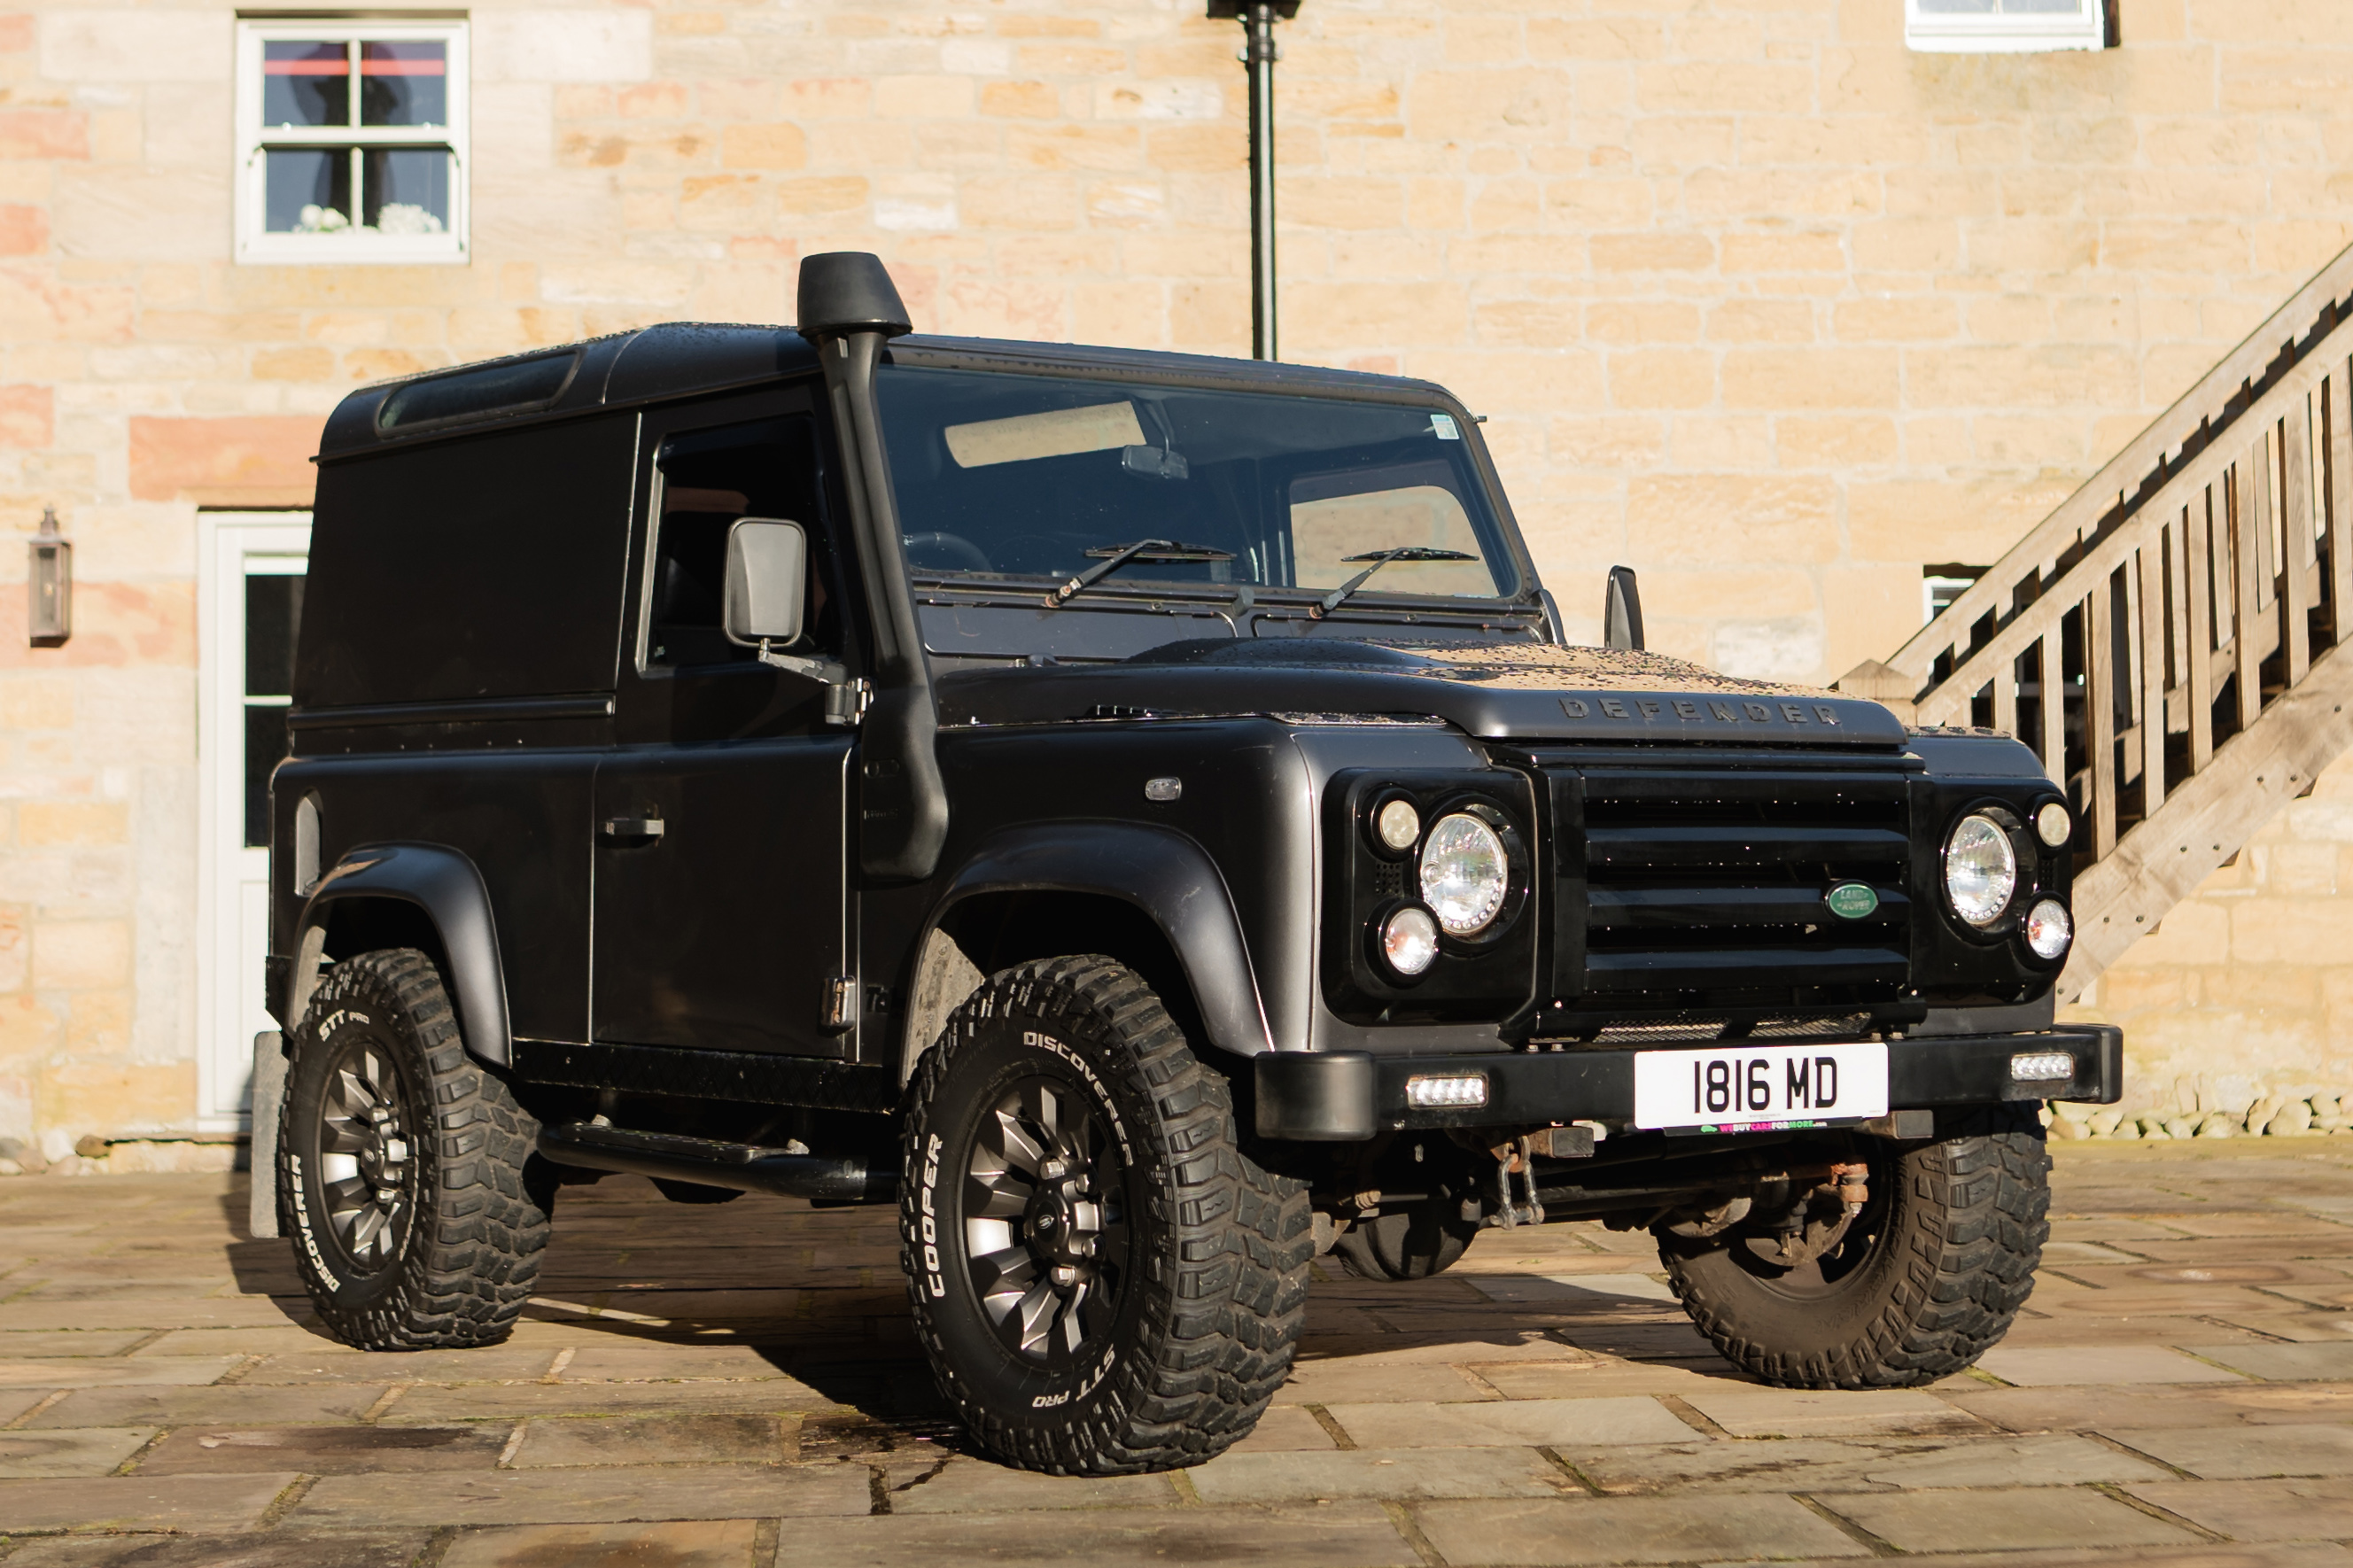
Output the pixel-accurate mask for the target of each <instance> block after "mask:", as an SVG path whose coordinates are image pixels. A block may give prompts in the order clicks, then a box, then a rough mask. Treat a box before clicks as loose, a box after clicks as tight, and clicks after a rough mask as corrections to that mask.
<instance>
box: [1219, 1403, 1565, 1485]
mask: <svg viewBox="0 0 2353 1568" xmlns="http://www.w3.org/2000/svg"><path fill="white" fill-rule="evenodd" d="M1385 1408H1393V1407H1385ZM1477 1408H1479V1409H1481V1410H1484V1411H1502V1410H1507V1409H1509V1408H1510V1406H1509V1405H1480V1406H1478V1407H1477ZM1186 1479H1187V1480H1189V1481H1190V1482H1191V1483H1192V1484H1193V1489H1194V1490H1195V1491H1196V1492H1197V1493H1198V1494H1199V1496H1200V1498H1201V1500H1202V1501H1203V1502H1206V1503H1208V1504H1210V1505H1212V1506H1225V1505H1232V1504H1256V1505H1264V1504H1268V1503H1285V1502H1317V1501H1331V1500H1341V1499H1359V1498H1361V1499H1366V1500H1374V1499H1392V1500H1411V1501H1420V1500H1425V1499H1430V1498H1548V1497H1557V1496H1559V1495H1560V1494H1561V1493H1562V1492H1564V1491H1567V1490H1569V1489H1572V1488H1573V1487H1574V1485H1575V1483H1574V1482H1572V1481H1570V1480H1569V1479H1568V1478H1567V1476H1564V1475H1562V1474H1561V1472H1560V1471H1559V1470H1557V1469H1556V1468H1553V1466H1552V1465H1551V1464H1549V1463H1548V1462H1546V1460H1545V1459H1544V1458H1542V1457H1541V1456H1539V1455H1537V1454H1535V1453H1532V1452H1530V1451H1528V1450H1527V1449H1525V1448H1513V1447H1485V1448H1444V1447H1439V1448H1415V1449H1412V1450H1409V1451H1405V1450H1382V1449H1377V1448H1364V1449H1355V1450H1350V1451H1346V1452H1332V1453H1279V1454H1264V1453H1261V1454H1249V1455H1233V1456H1229V1457H1226V1458H1216V1459H1212V1460H1210V1461H1209V1462H1208V1464H1206V1465H1202V1466H1199V1467H1198V1468H1194V1469H1191V1470H1188V1471H1187V1472H1186Z"/></svg>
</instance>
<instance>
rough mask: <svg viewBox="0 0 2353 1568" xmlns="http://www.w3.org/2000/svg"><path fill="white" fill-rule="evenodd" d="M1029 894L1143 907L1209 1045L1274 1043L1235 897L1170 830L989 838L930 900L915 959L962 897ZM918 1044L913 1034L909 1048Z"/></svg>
mask: <svg viewBox="0 0 2353 1568" xmlns="http://www.w3.org/2000/svg"><path fill="white" fill-rule="evenodd" d="M1029 892H1038V893H1044V892H1060V893H1088V894H1094V895H1097V896H1100V897H1104V898H1112V899H1117V900H1120V901H1121V902H1122V903H1124V904H1129V905H1132V906H1134V908H1135V909H1137V910H1141V911H1142V912H1143V913H1144V914H1145V916H1146V917H1147V918H1149V919H1150V920H1151V921H1152V922H1153V924H1155V926H1157V927H1159V928H1160V933H1161V934H1162V935H1163V936H1165V937H1166V938H1167V939H1168V945H1169V946H1170V947H1171V948H1173V949H1174V950H1175V951H1176V962H1177V963H1178V965H1179V966H1180V967H1181V968H1183V970H1184V971H1185V979H1186V983H1187V984H1189V985H1190V986H1191V987H1192V989H1193V1000H1194V1003H1195V1005H1197V1006H1198V1008H1199V1009H1200V1013H1201V1021H1202V1023H1203V1024H1204V1025H1205V1026H1207V1028H1208V1034H1209V1043H1210V1044H1211V1045H1213V1046H1216V1047H1218V1048H1219V1050H1222V1051H1226V1052H1228V1053H1229V1054H1231V1055H1234V1056H1238V1057H1253V1056H1258V1055H1260V1054H1261V1053H1263V1052H1265V1051H1268V1050H1271V1049H1272V1048H1273V1047H1272V1038H1273V1037H1272V1032H1271V1030H1270V1029H1269V1028H1268V1026H1267V1021H1266V1008H1265V1005H1264V1003H1263V1002H1262V1001H1261V998H1260V995H1259V988H1258V973H1257V971H1256V970H1255V969H1254V968H1253V967H1252V965H1251V963H1250V946H1249V943H1248V942H1245V941H1244V940H1243V938H1242V925H1241V920H1240V916H1238V915H1237V914H1236V913H1235V912H1234V900H1233V896H1232V894H1231V893H1229V891H1228V890H1227V888H1226V879H1225V877H1224V875H1223V874H1222V873H1220V872H1219V869H1218V865H1217V862H1216V861H1214V860H1212V859H1211V858H1209V854H1208V851H1207V850H1205V849H1203V848H1202V847H1201V846H1200V845H1199V844H1198V843H1197V842H1195V841H1194V840H1193V839H1192V838H1190V837H1187V836H1186V835H1185V834H1182V833H1179V832H1177V831H1176V830H1175V829H1174V828H1168V827H1161V826H1154V825H1152V824H1148V823H1125V822H1071V823H1056V824H1054V825H1053V826H1031V827H1015V828H1008V829H1006V830H1004V831H1002V832H999V833H996V834H992V835H991V836H990V837H988V838H987V840H985V841H984V842H983V843H982V845H981V847H980V848H979V849H978V851H977V852H976V853H975V854H974V855H973V856H972V858H970V859H968V860H966V861H965V863H964V865H963V867H962V868H959V869H958V870H957V872H956V874H955V876H954V877H953V878H951V879H949V882H948V885H947V889H946V890H945V891H944V892H943V893H942V894H941V895H940V900H939V902H938V903H936V904H935V905H934V906H933V909H932V913H931V917H930V919H928V920H926V921H924V922H923V931H922V933H921V935H920V936H919V937H918V939H917V941H916V943H915V949H914V951H915V952H916V953H917V954H918V955H919V962H920V955H922V954H923V953H925V952H928V951H929V950H930V945H931V941H932V938H933V936H934V934H935V933H937V932H939V931H940V927H941V925H942V924H943V922H944V921H947V920H948V919H949V918H950V916H951V915H953V914H954V912H955V908H956V906H957V905H958V904H961V903H963V902H964V901H965V900H966V899H969V898H972V897H974V896H975V895H976V894H980V893H1029ZM909 1025H910V1027H911V1029H912V1028H913V1027H915V1026H917V1021H916V1020H915V1019H914V1018H913V1017H912V1016H911V1017H910V1018H909ZM923 1044H929V1042H928V1041H925V1042H923ZM922 1048H923V1047H922V1045H918V1044H915V1043H914V1042H913V1041H912V1040H911V1041H910V1042H908V1045H907V1047H906V1049H907V1050H909V1051H919V1050H921V1049H922Z"/></svg>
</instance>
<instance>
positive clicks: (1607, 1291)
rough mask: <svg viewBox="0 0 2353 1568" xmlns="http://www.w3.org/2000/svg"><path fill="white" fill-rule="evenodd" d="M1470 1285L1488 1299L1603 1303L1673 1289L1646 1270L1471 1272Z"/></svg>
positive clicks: (1665, 1296)
mask: <svg viewBox="0 0 2353 1568" xmlns="http://www.w3.org/2000/svg"><path fill="white" fill-rule="evenodd" d="M1464 1283H1466V1284H1468V1285H1470V1286H1471V1287H1472V1288H1473V1289H1476V1290H1478V1291H1479V1293H1480V1294H1481V1295H1482V1296H1484V1297H1486V1298H1487V1300H1491V1301H1504V1302H1523V1301H1525V1302H1540V1303H1545V1304H1553V1303H1562V1304H1568V1305H1597V1304H1599V1305H1607V1304H1610V1303H1616V1302H1624V1301H1664V1302H1668V1303H1670V1304H1672V1302H1673V1300H1674V1299H1675V1293H1674V1292H1673V1291H1672V1290H1670V1289H1667V1285H1666V1281H1664V1280H1663V1279H1651V1277H1650V1276H1649V1275H1647V1274H1603V1273H1580V1274H1560V1275H1545V1274H1491V1275H1481V1274H1472V1275H1466V1276H1464Z"/></svg>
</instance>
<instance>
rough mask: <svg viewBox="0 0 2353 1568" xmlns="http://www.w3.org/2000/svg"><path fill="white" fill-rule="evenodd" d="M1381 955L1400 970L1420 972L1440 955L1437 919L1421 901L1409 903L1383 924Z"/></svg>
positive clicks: (1404, 972)
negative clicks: (1422, 906)
mask: <svg viewBox="0 0 2353 1568" xmlns="http://www.w3.org/2000/svg"><path fill="white" fill-rule="evenodd" d="M1381 956H1382V957H1383V958H1386V959H1388V961H1389V967H1390V968H1391V969H1394V970H1396V971H1397V972H1398V973H1399V974H1419V973H1421V972H1422V971H1423V970H1425V969H1428V968H1429V967H1430V962H1431V961H1432V960H1433V959H1435V958H1437V956H1438V921H1437V919H1436V918H1435V917H1434V916H1432V915H1431V914H1430V911H1429V910H1425V909H1423V908H1421V907H1420V906H1419V905H1418V904H1408V905H1407V906H1406V907H1405V908H1404V909H1401V910H1398V912H1397V913H1395V914H1393V915H1391V916H1390V917H1389V918H1388V922H1387V923H1386V924H1384V925H1383V926H1382V927H1381Z"/></svg>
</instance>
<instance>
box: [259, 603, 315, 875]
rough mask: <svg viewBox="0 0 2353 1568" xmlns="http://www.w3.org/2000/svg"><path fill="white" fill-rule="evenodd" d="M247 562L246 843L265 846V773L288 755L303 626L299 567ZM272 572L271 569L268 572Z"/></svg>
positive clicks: (266, 801)
mask: <svg viewBox="0 0 2353 1568" xmlns="http://www.w3.org/2000/svg"><path fill="white" fill-rule="evenodd" d="M294 565H295V568H296V569H295V570H293V571H288V570H286V569H285V563H280V562H279V561H276V560H269V559H257V560H253V561H250V562H248V563H247V568H246V577H245V842H246V847H248V848H266V847H268V846H269V771H270V770H271V769H272V768H274V767H276V766H277V765H278V764H279V763H280V762H281V761H282V760H284V758H285V756H286V752H287V742H286V709H287V706H288V704H289V703H290V702H291V701H292V700H293V697H292V693H293V690H294V639H295V637H296V635H297V634H298V633H299V632H300V630H301V624H302V584H303V577H302V574H301V569H300V563H294ZM273 568H274V569H273Z"/></svg>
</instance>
